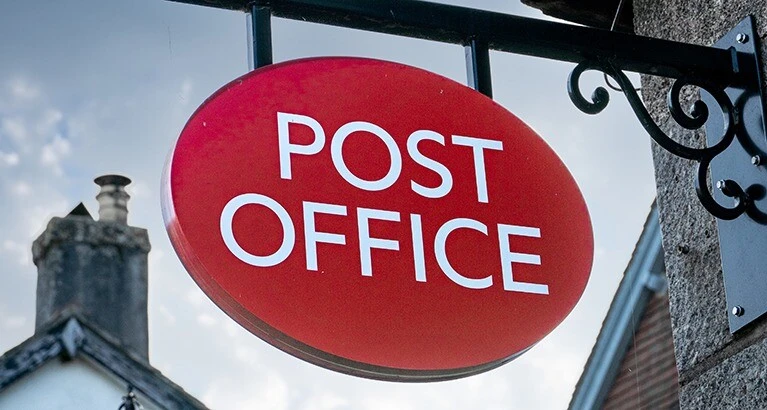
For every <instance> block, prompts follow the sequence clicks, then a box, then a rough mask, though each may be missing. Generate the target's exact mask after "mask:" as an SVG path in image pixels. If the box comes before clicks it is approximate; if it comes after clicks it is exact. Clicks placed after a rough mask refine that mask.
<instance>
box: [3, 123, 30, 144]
mask: <svg viewBox="0 0 767 410" xmlns="http://www.w3.org/2000/svg"><path fill="white" fill-rule="evenodd" d="M0 130H2V132H3V134H4V135H7V136H9V137H10V138H11V139H12V140H14V141H15V142H16V143H22V142H23V141H24V140H26V139H27V135H28V132H27V127H26V125H24V120H23V119H21V118H19V117H13V118H3V121H2V125H0Z"/></svg>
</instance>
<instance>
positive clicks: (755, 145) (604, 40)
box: [172, 0, 767, 332]
mask: <svg viewBox="0 0 767 410" xmlns="http://www.w3.org/2000/svg"><path fill="white" fill-rule="evenodd" d="M172 1H178V2H182V3H191V4H199V5H205V6H211V7H217V8H225V9H233V10H242V11H245V12H248V13H249V15H250V18H249V25H250V26H251V33H252V61H253V67H254V68H259V67H262V66H264V65H268V64H271V63H272V40H271V17H272V16H275V17H283V18H288V19H293V20H300V21H307V22H314V23H320V24H327V25H333V26H339V27H346V28H354V29H360V30H367V31H374V32H380V33H387V34H394V35H400V36H407V37H414V38H422V39H428V40H433V41H439V42H446V43H453V44H460V45H462V46H464V49H465V55H466V67H467V77H468V83H469V85H470V86H471V87H472V88H474V89H476V90H478V91H480V92H482V93H484V94H485V95H487V96H489V97H491V98H492V85H491V75H490V54H489V53H490V50H497V51H502V52H510V53H515V54H524V55H530V56H536V57H543V58H549V59H555V60H560V61H569V62H573V63H576V67H575V69H574V70H573V71H572V73H571V74H570V77H569V79H568V82H567V90H568V94H569V95H570V98H571V100H572V101H573V103H574V104H575V106H576V107H578V108H579V109H580V110H581V111H583V112H585V113H587V114H597V113H599V112H601V111H602V110H604V108H605V107H606V106H607V104H608V102H609V94H608V92H607V90H606V89H605V88H603V87H598V88H596V90H594V92H593V94H592V95H591V98H590V99H587V98H586V97H584V96H583V94H582V93H581V90H580V88H579V80H580V78H581V75H582V74H583V73H584V72H585V71H588V70H595V71H600V72H602V73H604V74H606V75H607V76H610V77H612V79H613V80H614V81H616V82H617V83H618V84H619V87H620V89H621V91H622V92H623V94H625V96H626V98H627V99H628V102H629V104H630V106H631V108H632V110H633V111H634V113H635V115H636V116H637V118H638V119H639V122H640V123H641V124H642V126H643V127H644V128H645V130H646V131H647V132H648V134H649V135H650V137H651V138H652V139H653V140H655V142H657V143H658V144H659V145H660V146H661V147H663V148H664V149H665V150H667V151H669V152H670V153H672V154H674V155H676V156H678V157H681V158H685V159H688V160H692V161H695V162H697V163H698V171H697V173H696V177H695V178H694V181H693V184H694V186H695V191H696V194H697V196H698V199H699V201H700V203H701V204H702V205H703V206H704V207H705V209H706V210H707V211H708V212H709V213H711V214H712V215H713V216H715V217H716V218H717V219H718V224H719V230H720V243H721V249H722V263H723V270H724V277H725V287H726V291H727V298H728V303H729V305H730V306H731V307H732V312H731V315H730V330H731V331H732V332H735V331H737V330H739V329H740V328H742V327H743V326H745V325H746V324H748V323H750V322H751V321H753V320H755V319H756V318H757V317H759V316H761V315H762V314H764V313H767V297H765V295H767V280H764V279H765V278H764V276H765V273H767V272H765V270H767V269H762V268H761V262H760V258H759V255H761V253H762V250H763V249H765V248H767V235H765V231H766V230H767V188H765V185H766V184H765V181H767V169H765V165H767V133H766V132H765V126H764V113H765V110H764V106H763V102H762V101H763V98H762V94H761V86H760V84H761V82H760V66H759V51H758V50H759V49H758V44H757V40H758V37H757V36H756V33H755V32H754V30H753V19H752V18H751V17H747V18H746V19H744V20H743V21H742V22H741V23H740V24H738V26H737V27H735V28H734V29H733V30H732V31H731V32H730V33H728V34H727V35H725V36H724V37H723V38H722V39H721V40H720V41H719V42H717V43H716V44H715V45H714V46H713V47H704V46H697V45H691V44H686V43H680V42H674V41H668V40H660V39H654V38H649V37H641V36H636V35H632V34H625V33H617V32H613V31H607V30H601V29H594V28H588V27H580V26H574V25H569V24H561V23H555V22H548V21H541V20H535V19H529V18H523V17H517V16H511V15H506V14H501V13H495V12H489V11H483V10H476V9H470V8H465V7H457V6H449V5H444V4H437V3H429V2H424V1H414V0H355V1H348V0H172ZM626 71H632V72H638V73H643V74H650V75H656V76H663V77H670V78H672V79H675V81H674V83H673V85H672V86H671V88H670V90H669V93H668V101H667V105H668V109H669V112H670V114H671V118H672V119H673V120H674V122H676V124H678V125H679V126H681V127H683V128H685V129H688V130H699V129H703V128H704V127H705V130H706V134H707V140H708V143H707V146H706V147H700V148H695V147H689V146H685V145H682V144H680V143H678V142H676V141H674V140H673V139H672V138H671V137H670V136H669V135H668V134H666V133H665V132H664V131H663V130H662V129H661V127H660V126H659V125H658V124H657V123H656V122H655V120H654V119H653V118H652V116H651V115H650V113H649V112H648V111H647V108H646V107H645V105H644V103H643V102H642V100H641V98H640V97H639V94H638V92H637V90H635V89H634V86H633V84H632V83H631V81H630V80H629V79H628V77H627V76H626V74H625V72H626ZM686 87H694V88H696V89H698V90H699V91H700V94H701V98H700V99H699V100H697V101H696V102H695V103H694V104H693V105H692V107H691V109H690V110H689V111H685V110H684V109H683V108H682V106H681V102H680V94H682V92H683V89H685V88H686ZM709 168H710V169H711V172H712V176H713V180H714V181H717V182H716V184H715V185H716V189H714V190H713V194H712V189H711V187H710V184H709V183H708V173H709ZM744 186H745V189H744V188H743V187H744ZM728 202H729V203H731V205H729V206H726V205H722V204H723V203H728ZM762 209H764V211H762ZM757 238H758V239H757Z"/></svg>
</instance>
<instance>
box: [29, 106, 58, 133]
mask: <svg viewBox="0 0 767 410" xmlns="http://www.w3.org/2000/svg"><path fill="white" fill-rule="evenodd" d="M63 119H64V114H62V113H61V111H59V110H57V109H55V108H49V109H47V110H45V112H43V114H42V118H41V119H40V121H39V122H38V123H37V126H36V127H35V128H36V131H37V134H38V135H48V134H50V133H52V132H54V131H55V130H56V126H57V125H58V124H59V123H60V122H61V120H63Z"/></svg>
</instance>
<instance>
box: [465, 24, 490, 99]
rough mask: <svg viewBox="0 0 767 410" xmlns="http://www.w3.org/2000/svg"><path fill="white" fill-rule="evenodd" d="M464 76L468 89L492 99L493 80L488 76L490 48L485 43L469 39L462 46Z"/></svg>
mask: <svg viewBox="0 0 767 410" xmlns="http://www.w3.org/2000/svg"><path fill="white" fill-rule="evenodd" d="M464 52H465V54H466V74H467V75H468V78H469V87H471V88H473V89H475V90H477V91H479V92H481V93H482V94H485V95H486V96H488V97H490V98H493V80H492V77H491V76H490V48H489V47H488V46H487V42H486V41H482V40H479V39H477V38H471V39H469V41H468V42H466V44H465V45H464Z"/></svg>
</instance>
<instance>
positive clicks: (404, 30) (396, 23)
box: [171, 0, 741, 85]
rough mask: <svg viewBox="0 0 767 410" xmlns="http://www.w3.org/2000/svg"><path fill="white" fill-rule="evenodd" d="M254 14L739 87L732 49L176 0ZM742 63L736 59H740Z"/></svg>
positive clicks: (398, 14) (348, 10)
mask: <svg viewBox="0 0 767 410" xmlns="http://www.w3.org/2000/svg"><path fill="white" fill-rule="evenodd" d="M171 1H176V2H181V3H190V4H198V5H204V6H210V7H216V8H225V9H233V10H243V11H246V10H248V9H249V8H250V7H251V5H253V4H257V5H260V6H267V7H269V8H270V9H271V11H272V14H273V15H274V16H276V17H283V18H288V19H294V20H300V21H307V22H313V23H321V24H327V25H333V26H340V27H348V28H355V29H360V30H367V31H374V32H379V33H387V34H394V35H400V36H407V37H415V38H422V39H428V40H433V41H440V42H445V43H454V44H461V45H465V44H466V43H467V42H468V41H469V40H470V39H471V38H481V39H483V40H484V41H486V42H487V44H488V47H489V48H490V49H492V50H498V51H504V52H510V53H515V54H524V55H529V56H535V57H543V58H549V59H554V60H560V61H569V62H576V63H577V62H581V61H584V60H587V59H601V60H602V61H606V59H607V61H609V62H611V63H612V64H614V65H615V66H616V67H617V68H620V69H622V70H626V71H633V72H639V73H645V74H654V75H660V76H665V77H672V78H680V77H695V78H704V79H707V80H710V81H715V82H716V83H720V84H725V85H726V84H730V83H733V82H739V81H738V78H737V77H738V76H739V75H741V73H738V71H737V66H739V65H741V64H738V63H737V62H736V61H735V58H733V54H731V52H730V51H728V50H722V49H717V48H713V47H704V46H698V45H692V44H685V43H680V42H675V41H668V40H661V39H654V38H649V37H642V36H637V35H632V34H625V33H617V32H611V31H608V30H602V29H595V28H589V27H582V26H575V25H571V24H562V23H555V22H550V21H543V20H536V19H530V18H525V17H518V16H512V15H508V14H503V13H496V12H491V11H484V10H477V9H471V8H466V7H458V6H450V5H445V4H437V3H430V2H425V1H415V0H354V1H350V0H257V1H252V0H171ZM739 58H740V56H738V59H739Z"/></svg>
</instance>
